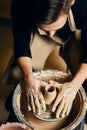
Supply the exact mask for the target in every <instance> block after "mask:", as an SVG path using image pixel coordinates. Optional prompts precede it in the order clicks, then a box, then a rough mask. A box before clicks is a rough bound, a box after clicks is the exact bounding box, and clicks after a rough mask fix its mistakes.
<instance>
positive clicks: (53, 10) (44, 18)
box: [32, 0, 71, 24]
mask: <svg viewBox="0 0 87 130" xmlns="http://www.w3.org/2000/svg"><path fill="white" fill-rule="evenodd" d="M33 2H34V3H33V12H32V14H33V19H34V21H35V22H36V23H40V24H51V23H53V22H54V21H56V19H57V18H58V17H59V16H60V15H61V13H65V14H68V12H69V9H70V5H71V2H70V0H35V1H33Z"/></svg>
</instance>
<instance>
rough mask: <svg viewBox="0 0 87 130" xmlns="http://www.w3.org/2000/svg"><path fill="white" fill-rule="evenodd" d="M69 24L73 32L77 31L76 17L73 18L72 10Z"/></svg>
mask: <svg viewBox="0 0 87 130" xmlns="http://www.w3.org/2000/svg"><path fill="white" fill-rule="evenodd" d="M68 22H69V26H70V29H71V31H76V26H75V21H74V16H73V13H72V10H71V9H70V11H69V15H68Z"/></svg>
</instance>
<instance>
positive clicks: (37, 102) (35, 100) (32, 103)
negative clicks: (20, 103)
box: [27, 79, 46, 115]
mask: <svg viewBox="0 0 87 130" xmlns="http://www.w3.org/2000/svg"><path fill="white" fill-rule="evenodd" d="M40 87H41V84H40V81H38V80H36V79H35V91H34V90H33V89H31V88H27V89H28V90H27V91H28V92H27V97H28V109H29V111H30V110H31V109H32V111H33V113H34V114H38V115H40V113H41V111H45V110H46V105H45V100H44V97H43V94H42V92H41V91H40Z"/></svg>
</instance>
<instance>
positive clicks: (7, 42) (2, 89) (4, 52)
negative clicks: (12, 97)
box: [0, 21, 87, 130]
mask: <svg viewBox="0 0 87 130" xmlns="http://www.w3.org/2000/svg"><path fill="white" fill-rule="evenodd" d="M12 53H13V36H12V30H11V24H10V23H9V21H7V22H4V21H0V123H4V122H5V121H6V119H7V117H8V115H9V112H8V111H7V110H6V109H5V102H6V99H7V97H8V95H9V94H10V93H11V91H12V90H13V88H14V87H13V85H3V84H2V79H3V76H4V73H5V71H6V68H7V65H8V62H9V60H10V58H11V56H12ZM84 130H87V125H85V128H84Z"/></svg>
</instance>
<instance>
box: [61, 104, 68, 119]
mask: <svg viewBox="0 0 87 130" xmlns="http://www.w3.org/2000/svg"><path fill="white" fill-rule="evenodd" d="M67 108H68V104H67V103H66V102H65V104H64V107H63V110H62V112H61V116H62V118H63V117H65V116H66V111H67Z"/></svg>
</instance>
